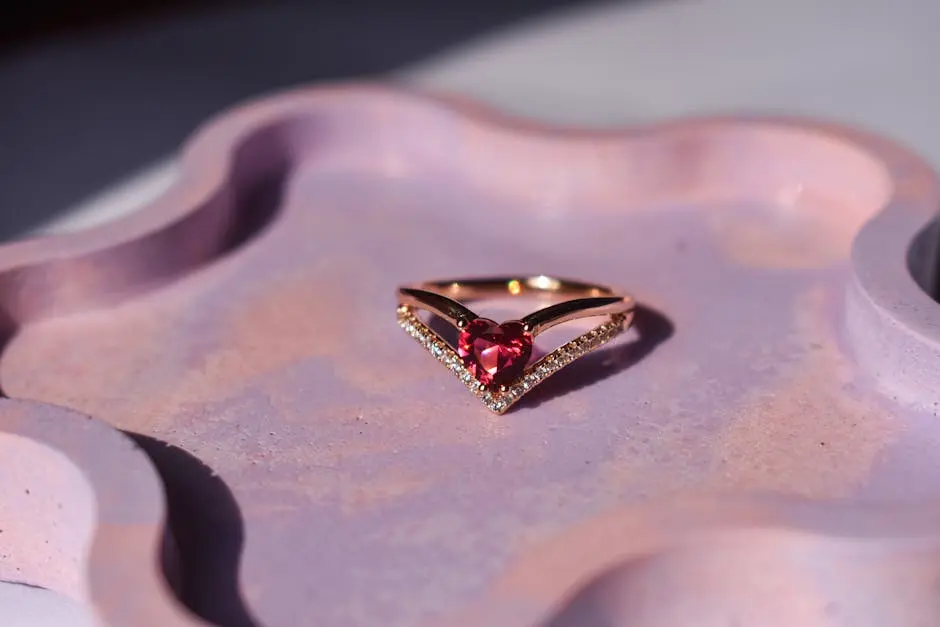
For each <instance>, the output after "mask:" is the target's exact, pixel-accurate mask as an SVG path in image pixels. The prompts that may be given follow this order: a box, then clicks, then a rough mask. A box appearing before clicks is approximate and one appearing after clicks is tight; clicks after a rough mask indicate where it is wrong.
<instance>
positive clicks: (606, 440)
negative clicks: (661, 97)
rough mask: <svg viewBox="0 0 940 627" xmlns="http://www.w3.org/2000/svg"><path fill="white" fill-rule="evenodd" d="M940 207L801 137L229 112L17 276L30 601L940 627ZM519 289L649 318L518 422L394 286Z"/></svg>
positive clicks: (367, 621)
mask: <svg viewBox="0 0 940 627" xmlns="http://www.w3.org/2000/svg"><path fill="white" fill-rule="evenodd" d="M938 200H940V190H938V186H937V182H936V181H935V178H934V176H933V174H932V173H931V172H930V170H929V168H928V167H927V166H926V165H925V164H924V163H923V162H922V161H920V160H919V159H917V158H916V157H914V156H912V155H911V154H909V153H908V152H906V151H904V150H902V149H900V148H899V147H897V146H895V145H894V144H892V143H890V142H888V141H885V140H883V139H880V138H878V137H874V136H871V135H868V134H865V133H862V132H857V131H853V130H848V129H845V128H840V127H837V126H832V125H827V124H818V123H812V122H806V121H785V120H777V119H744V118H731V119H705V120H694V121H688V122H679V123H674V124H668V125H663V126H656V127H650V128H643V129H637V130H628V131H624V132H590V133H589V132H580V131H572V130H558V129H545V128H539V127H535V126H534V125H532V124H529V123H525V122H521V121H519V120H506V119H503V118H499V117H497V116H496V115H494V114H493V113H489V112H483V111H480V110H478V109H477V108H474V107H472V106H470V105H467V104H455V103H454V102H444V101H443V100H435V99H432V98H429V97H426V96H419V95H415V94H409V93H404V92H402V91H397V90H394V89H389V88H382V87H370V86H344V87H337V88H332V89H315V90H301V91H296V92H292V93H287V94H282V95H277V96H274V97H273V98H270V99H266V100H263V101H260V102H255V103H251V104H249V105H247V106H244V107H241V108H238V109H236V110H233V111H229V112H227V113H225V114H224V115H222V116H220V117H219V118H218V119H217V120H215V121H214V122H212V123H211V124H210V125H208V126H207V127H206V128H205V129H203V130H202V131H200V132H199V133H198V134H197V136H196V138H195V140H194V141H193V142H192V144H191V145H190V147H189V149H188V150H187V152H186V155H185V159H184V168H183V177H182V181H181V182H180V184H179V185H178V186H177V187H176V188H175V189H174V190H172V191H171V192H170V193H169V194H167V195H166V196H165V197H164V198H162V199H160V200H159V201H158V202H156V203H154V204H153V205H151V206H149V207H147V208H146V209H144V210H143V211H141V212H140V213H139V214H136V215H134V216H132V217H130V218H127V219H124V220H121V221H118V222H115V223H112V224H108V225H105V226H103V227H101V228H98V229H95V230H92V231H87V232H83V233H79V234H75V235H69V236H62V237H56V238H48V239H39V240H33V241H27V242H22V243H15V244H10V245H6V246H2V247H0V306H2V311H3V312H4V314H5V316H4V320H6V324H5V329H6V338H7V342H6V346H5V351H4V353H3V360H2V363H0V367H2V369H0V377H2V378H0V383H2V387H3V391H4V392H5V394H6V395H7V396H8V397H9V399H8V400H3V401H0V451H2V455H3V459H4V473H3V474H2V476H0V529H2V530H3V532H2V533H0V580H13V581H22V582H26V583H30V584H34V585H39V586H44V587H48V588H51V589H54V590H56V591H59V592H61V593H63V594H68V595H72V596H74V597H75V598H76V599H78V600H80V601H81V602H84V603H87V604H88V605H90V606H92V607H93V608H94V609H95V610H96V611H97V613H98V616H99V617H100V621H101V624H102V625H103V626H107V627H118V626H125V625H126V626H135V627H136V626H142V627H150V626H153V627H182V626H194V625H202V624H206V623H205V622H204V621H206V622H208V623H216V624H220V625H232V626H239V627H247V626H254V627H287V626H295V625H317V626H320V627H328V626H343V627H357V626H378V625H381V626H383V627H416V626H422V627H423V626H431V625H434V626H454V627H457V626H461V627H463V626H466V627H478V626H481V625H485V626H487V627H523V626H529V625H540V626H543V627H600V626H602V625H603V626H611V625H628V624H629V625H630V626H631V627H652V626H662V625H668V626H670V627H683V626H686V625H689V626H692V625H694V626H696V627H703V626H711V625H722V626H727V625H742V626H743V625H748V626H751V625H760V626H778V625H780V626H784V625H785V626H788V627H792V626H794V625H851V626H852V627H865V626H873V627H874V626H877V627H885V626H886V625H891V626H898V627H900V626H907V625H934V624H940V597H938V596H937V594H936V581H937V578H938V576H940V455H938V452H940V429H938V428H937V423H936V414H937V411H938V389H940V306H938V304H937V303H936V302H935V301H934V300H933V299H932V298H931V297H930V296H929V295H928V292H934V291H936V282H937V281H936V270H937V268H938V256H937V254H936V250H935V248H936V244H937V242H938V241H940V239H938V236H937V233H936V232H935V230H934V229H933V228H932V227H931V226H930V225H931V224H932V219H933V217H934V213H935V211H936V209H937V207H938ZM510 273H529V274H531V273H546V274H557V275H562V276H571V277H576V278H583V279H586V280H592V281H598V282H603V283H611V284H617V285H623V286H626V287H628V288H629V289H631V291H632V292H633V293H634V294H635V296H636V297H637V298H638V300H639V301H640V302H641V303H642V304H643V307H642V309H641V311H640V313H639V315H638V317H637V320H636V325H635V328H634V330H633V331H631V332H630V333H629V334H628V335H627V336H626V337H625V338H624V339H623V340H622V341H620V342H618V343H617V344H616V345H613V346H611V347H609V348H605V349H602V350H601V351H599V352H598V353H595V354H593V355H591V356H589V357H585V358H584V359H582V360H580V361H578V362H576V363H575V364H574V365H572V366H570V367H569V369H567V370H565V371H563V372H562V373H561V374H559V375H557V376H556V377H555V378H554V379H552V380H549V381H548V382H546V383H545V384H543V386H542V388H540V389H538V390H536V391H535V392H533V393H532V395H531V396H532V398H531V399H529V400H528V401H523V402H522V403H521V404H520V406H519V407H518V408H517V409H515V410H513V411H511V412H510V413H508V414H506V415H504V416H495V415H493V414H490V413H489V412H488V411H487V410H486V409H485V408H483V406H482V405H481V404H480V403H479V402H478V401H477V400H476V399H474V398H472V397H471V396H470V395H469V394H468V393H467V392H466V390H465V389H464V388H463V386H462V385H461V383H460V382H459V381H457V380H456V379H455V378H454V377H453V376H451V375H449V374H448V373H447V372H446V371H445V370H444V369H443V368H441V366H440V365H439V364H437V363H436V362H435V361H434V360H433V359H431V358H430V357H429V356H428V355H427V354H425V352H424V351H423V350H422V349H421V348H420V347H418V346H417V345H415V343H414V341H413V340H412V339H411V338H409V337H408V336H407V335H406V334H405V333H403V332H402V331H401V330H400V329H399V328H398V327H397V325H396V321H395V300H394V289H395V287H396V286H397V285H398V284H400V283H405V282H413V281H417V280H422V279H429V278H443V277H448V276H466V275H492V274H499V275H505V274H510ZM12 399H17V400H12ZM61 407H68V408H70V409H69V410H66V409H62V408H61ZM73 412H74V413H73ZM85 416H91V417H93V418H86V417H85ZM121 431H123V432H124V433H123V434H122V433H121ZM135 443H136V446H135ZM11 469H12V470H11ZM167 505H168V507H167ZM167 517H168V520H169V529H170V530H171V532H172V533H171V534H167V533H166V530H165V525H164V521H165V519H166V518H167ZM167 576H168V577H169V581H171V582H173V588H175V590H174V589H173V588H171V587H170V586H169V585H168V584H167ZM181 601H182V602H181ZM0 613H2V608H0ZM197 616H198V617H197Z"/></svg>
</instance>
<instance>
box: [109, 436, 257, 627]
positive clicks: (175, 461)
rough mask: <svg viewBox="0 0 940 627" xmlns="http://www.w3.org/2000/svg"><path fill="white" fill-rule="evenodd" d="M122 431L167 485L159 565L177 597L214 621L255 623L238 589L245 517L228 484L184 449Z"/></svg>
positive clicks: (235, 626) (226, 625) (227, 626)
mask: <svg viewBox="0 0 940 627" xmlns="http://www.w3.org/2000/svg"><path fill="white" fill-rule="evenodd" d="M124 433H125V434H126V435H127V436H128V437H130V438H131V439H132V440H133V441H134V442H135V443H136V444H137V445H138V446H139V447H140V448H141V450H142V451H143V452H144V453H145V454H146V455H147V456H148V457H149V458H150V460H151V461H152V462H153V464H154V466H155V467H156V469H157V472H158V474H159V475H160V479H161V480H162V482H163V487H164V489H165V491H166V498H167V519H168V520H167V523H168V524H167V527H168V529H167V532H168V536H169V537H166V538H165V539H164V551H163V571H164V576H165V578H166V579H167V581H168V583H170V585H171V587H172V588H173V590H174V591H175V592H176V596H177V598H178V599H179V600H180V602H181V603H183V605H185V606H186V607H187V608H188V609H189V610H190V611H192V612H193V613H194V614H196V615H197V616H199V617H200V618H202V619H204V620H206V621H208V622H210V623H213V624H215V625H219V627H259V623H258V622H257V621H256V620H255V619H254V618H253V617H252V616H251V612H250V611H249V610H248V608H247V607H246V605H245V602H244V599H242V596H241V592H240V590H239V584H238V573H239V560H240V559H241V554H242V548H243V546H244V536H245V534H244V521H243V519H242V515H241V511H240V509H239V507H238V503H237V502H236V500H235V497H234V495H233V494H232V492H231V490H230V489H229V487H228V486H227V485H226V484H225V482H224V481H222V479H221V478H220V477H219V476H218V475H216V474H215V473H213V471H212V469H211V468H209V467H208V466H207V465H205V464H204V463H203V462H202V461H200V460H199V459H198V458H196V457H194V456H193V455H191V454H190V453H188V452H186V451H184V450H183V449H181V448H179V447H177V446H173V445H171V444H168V443H166V442H163V441H162V440H158V439H156V438H153V437H150V436H147V435H142V434H140V433H133V432H129V431H125V432H124Z"/></svg>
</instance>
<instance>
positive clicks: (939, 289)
mask: <svg viewBox="0 0 940 627" xmlns="http://www.w3.org/2000/svg"><path fill="white" fill-rule="evenodd" d="M907 270H908V272H910V273H911V277H912V278H913V279H914V281H915V282H916V283H917V285H919V286H920V288H921V289H922V290H924V291H925V292H926V293H927V295H928V296H930V297H931V298H932V299H934V300H935V301H938V302H940V218H934V219H933V220H931V221H930V222H929V223H928V224H927V225H926V226H925V227H924V228H923V229H921V230H920V231H919V232H918V233H917V235H915V236H914V239H913V240H911V245H910V247H909V248H908V249H907Z"/></svg>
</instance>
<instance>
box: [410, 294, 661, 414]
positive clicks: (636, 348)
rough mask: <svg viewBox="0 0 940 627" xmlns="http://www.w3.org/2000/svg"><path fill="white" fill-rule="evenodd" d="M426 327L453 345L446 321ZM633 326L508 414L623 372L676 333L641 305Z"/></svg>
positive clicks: (453, 332)
mask: <svg viewBox="0 0 940 627" xmlns="http://www.w3.org/2000/svg"><path fill="white" fill-rule="evenodd" d="M428 326H430V327H431V328H432V329H433V330H434V331H435V332H436V333H437V334H438V335H440V336H441V337H442V338H443V339H444V340H445V341H446V342H448V343H449V344H450V345H451V346H455V345H456V339H457V331H456V330H455V329H454V328H453V327H452V326H451V325H450V324H449V323H448V322H447V321H445V320H443V319H442V318H440V317H438V316H432V317H431V319H430V321H429V323H428ZM632 327H633V329H635V330H636V334H637V338H636V339H635V340H633V341H631V342H628V343H625V344H620V343H617V344H615V345H613V346H610V347H607V348H602V349H600V350H597V351H594V352H592V353H588V354H587V355H585V356H583V357H581V358H580V359H578V360H576V361H574V362H572V363H570V364H569V365H567V366H566V367H565V368H564V369H563V371H562V372H564V374H563V375H562V374H561V373H560V372H559V373H555V374H554V375H552V376H551V377H549V378H548V379H546V380H545V381H543V382H542V383H540V384H539V386H538V387H536V388H535V389H533V390H532V391H531V392H529V393H528V394H526V395H525V396H524V397H522V398H521V399H520V400H519V402H518V403H517V404H516V405H515V406H514V407H513V408H512V409H510V410H509V412H508V413H512V412H513V411H516V410H517V409H521V408H523V407H530V408H531V407H538V406H539V405H541V404H542V403H545V402H547V401H550V400H552V399H555V398H557V397H559V396H564V395H565V394H569V393H571V392H574V391H576V390H580V389H581V388H584V387H587V386H589V385H592V384H594V383H596V382H598V381H601V380H603V379H606V378H608V377H612V376H614V375H616V374H618V373H620V372H623V371H624V370H626V369H627V368H630V367H631V366H633V365H634V364H636V363H638V362H639V361H641V360H643V359H644V358H646V357H647V356H648V355H649V354H650V353H652V352H653V351H654V350H655V349H656V347H658V346H659V345H660V344H662V343H663V342H665V341H666V340H668V339H669V338H670V337H672V334H673V333H674V332H675V326H674V325H673V323H672V321H671V320H669V318H667V317H666V316H665V315H663V314H662V313H661V312H659V311H657V310H656V309H653V308H651V307H646V306H644V305H637V307H636V309H635V310H634V316H633V325H632Z"/></svg>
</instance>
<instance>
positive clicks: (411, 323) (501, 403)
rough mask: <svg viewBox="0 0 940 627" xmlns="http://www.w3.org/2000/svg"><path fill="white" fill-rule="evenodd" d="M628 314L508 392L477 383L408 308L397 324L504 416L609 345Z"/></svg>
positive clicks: (557, 354)
mask: <svg viewBox="0 0 940 627" xmlns="http://www.w3.org/2000/svg"><path fill="white" fill-rule="evenodd" d="M626 319H627V317H626V315H624V314H616V315H613V316H611V317H610V319H609V320H608V321H606V322H604V323H602V324H600V325H598V326H597V327H596V328H594V329H592V330H590V331H588V332H586V333H584V334H582V335H579V336H578V337H576V338H574V339H573V340H571V341H570V342H568V343H567V344H564V345H562V346H560V347H559V348H557V349H555V350H554V351H552V352H551V353H549V354H547V355H545V356H544V357H542V358H541V359H539V360H538V361H536V362H535V363H533V364H530V365H529V366H528V367H527V368H526V369H525V371H524V372H523V373H522V374H521V375H520V376H519V377H517V378H516V379H515V380H514V381H512V382H511V383H508V384H507V385H505V386H504V387H505V389H498V390H491V389H488V388H487V387H486V385H484V384H483V383H481V382H480V381H478V380H477V379H476V378H475V377H474V376H473V373H471V372H470V370H468V369H467V367H466V366H464V364H463V362H462V360H461V359H460V357H459V356H458V355H457V351H455V350H454V348H453V347H451V346H450V345H449V344H448V343H447V342H445V341H444V339H443V338H441V336H440V335H438V334H437V332H435V331H434V330H433V329H431V328H430V327H429V326H428V325H426V324H425V323H424V322H422V321H421V319H420V318H418V316H416V315H415V313H414V311H413V309H412V308H411V307H408V306H402V307H399V308H398V324H399V326H401V328H402V329H404V330H405V332H406V333H408V335H410V336H411V337H413V338H414V339H415V340H416V341H417V342H418V343H419V344H421V345H422V346H423V347H424V348H425V350H427V351H428V352H429V353H431V355H432V356H433V357H434V358H435V359H437V360H438V361H439V362H440V363H442V364H444V365H445V366H446V367H447V368H448V369H450V371H451V372H453V373H454V374H455V375H456V376H457V378H458V379H460V380H461V381H462V382H463V384H464V385H465V386H467V389H468V390H470V392H471V393H473V395H474V396H476V397H477V398H479V399H480V400H481V401H483V404H484V405H486V406H487V407H488V408H489V409H490V410H491V411H493V412H495V413H497V414H502V413H505V412H506V411H507V410H508V409H509V408H510V407H512V406H513V405H514V404H515V403H516V402H517V401H518V400H519V399H520V398H522V396H523V395H524V394H526V393H527V392H528V391H529V390H531V389H532V388H534V387H535V386H537V385H538V384H540V383H541V382H542V381H544V380H545V379H547V378H548V377H550V376H552V375H553V374H555V373H556V372H558V371H559V370H561V369H562V368H564V367H565V366H567V365H568V364H570V363H571V362H572V361H574V360H575V359H577V358H579V357H581V356H582V355H585V354H587V353H589V352H591V351H593V350H595V349H597V348H600V347H601V346H603V345H604V344H607V343H608V342H610V341H611V340H613V339H614V338H616V337H617V336H618V335H620V334H621V333H623V331H624V330H625V329H624V323H625V322H626Z"/></svg>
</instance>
